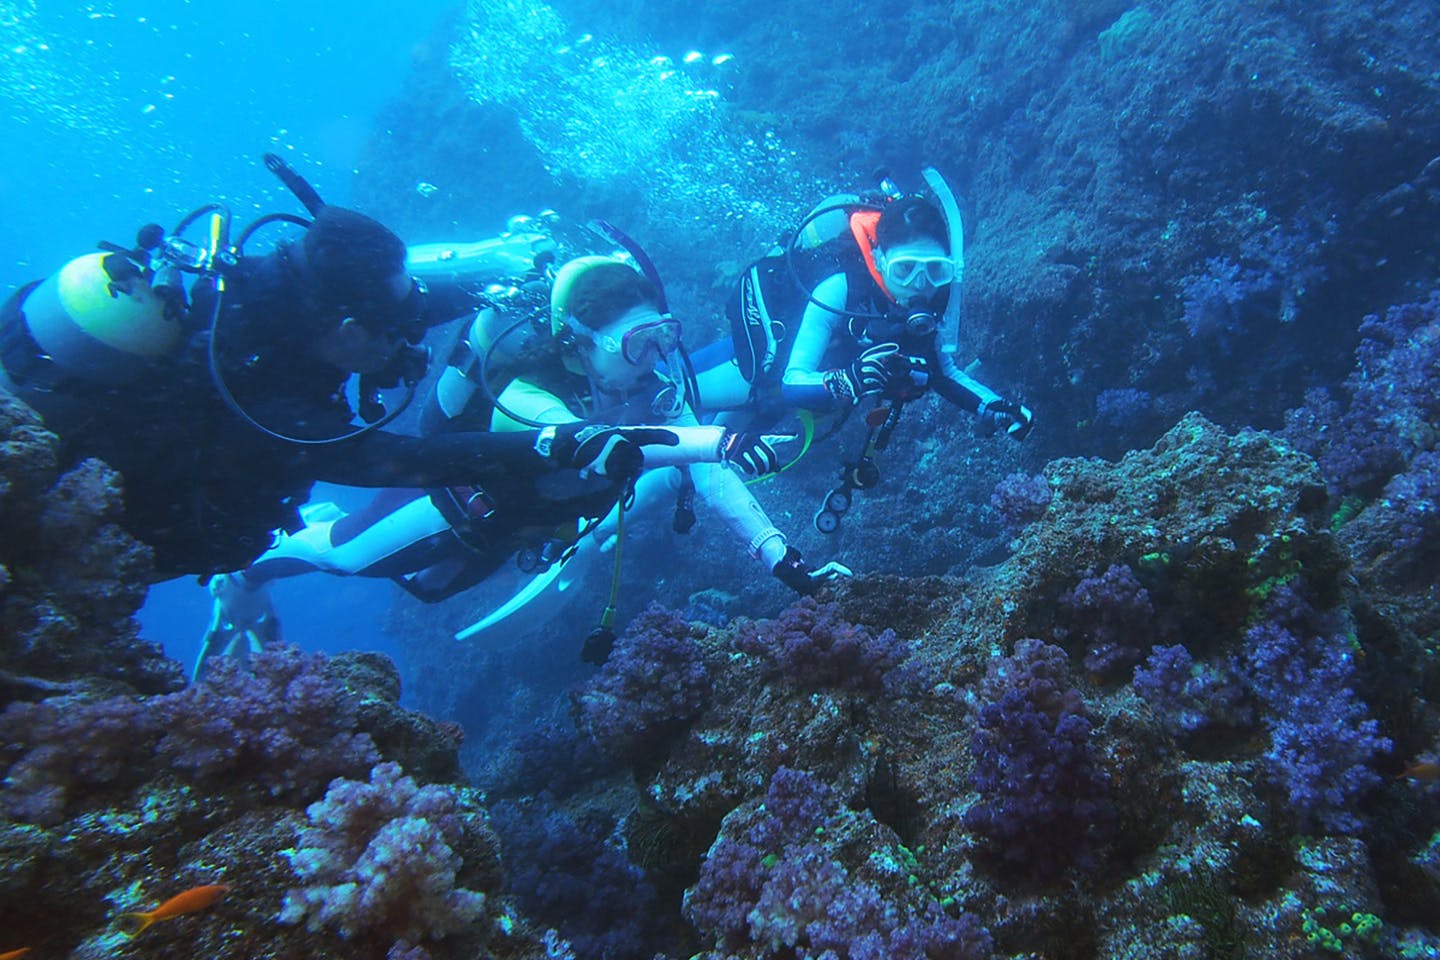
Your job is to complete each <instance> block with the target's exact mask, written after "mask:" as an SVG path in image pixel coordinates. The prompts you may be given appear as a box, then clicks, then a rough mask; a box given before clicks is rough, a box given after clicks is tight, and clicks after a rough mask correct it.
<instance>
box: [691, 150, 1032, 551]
mask: <svg viewBox="0 0 1440 960" xmlns="http://www.w3.org/2000/svg"><path fill="white" fill-rule="evenodd" d="M923 177H924V180H925V183H926V185H927V186H928V187H929V190H930V194H931V196H929V197H926V196H923V195H920V194H910V195H906V194H903V193H902V192H901V191H900V190H899V188H898V187H897V186H896V185H895V183H894V181H892V180H891V179H890V178H889V176H888V175H887V174H885V173H884V172H883V171H882V172H881V173H880V174H879V178H878V179H879V181H880V189H879V190H877V191H873V192H867V193H865V194H861V195H854V194H847V195H838V196H833V197H830V198H828V199H826V200H825V201H823V202H822V203H820V204H819V205H818V206H816V207H815V208H814V209H812V210H811V211H810V213H809V214H808V215H807V216H806V217H805V218H804V220H802V221H801V223H800V226H799V227H798V228H797V229H796V231H795V232H794V234H793V236H792V237H791V238H790V239H789V240H788V241H787V242H785V243H784V244H782V245H778V246H777V247H776V248H774V249H772V250H771V251H770V252H769V253H768V254H767V255H766V256H765V257H764V258H762V259H760V260H759V261H757V262H756V263H754V264H752V265H751V266H750V267H749V268H748V269H747V270H746V271H745V273H744V274H743V275H742V276H741V278H740V282H739V284H738V285H737V289H736V291H735V293H734V295H733V296H732V298H731V299H730V301H729V303H728V304H727V306H726V314H727V316H728V317H729V319H730V322H731V329H732V344H733V356H727V357H705V358H703V363H702V362H701V358H699V357H697V361H696V365H697V367H702V368H703V369H702V370H701V372H700V373H698V374H697V378H696V379H697V384H698V392H699V394H700V397H701V398H702V401H703V403H704V405H705V406H706V407H707V408H709V407H711V406H713V405H716V404H717V403H718V405H719V406H722V407H734V406H735V405H736V397H737V395H740V394H744V395H746V396H747V397H748V402H749V403H750V404H751V406H752V408H753V409H754V410H755V414H754V422H755V423H756V424H757V425H758V426H760V427H764V428H769V426H770V425H772V424H773V423H774V422H776V421H777V420H778V419H779V418H780V417H781V416H784V415H786V414H787V413H788V412H790V411H793V410H795V409H797V408H798V409H802V410H807V411H813V412H838V413H839V414H840V416H841V417H842V422H843V417H845V416H846V415H848V413H849V411H851V410H852V409H854V408H855V406H856V405H858V404H859V403H860V401H861V400H862V399H864V398H868V397H873V398H875V399H876V408H875V409H874V410H872V411H870V412H869V413H868V414H867V415H866V417H865V420H866V423H867V425H868V427H869V434H868V437H867V440H866V444H865V448H864V451H863V452H862V453H861V455H860V456H859V457H857V458H856V459H854V460H851V461H848V462H847V463H846V464H845V465H844V468H843V470H842V477H841V482H840V484H839V485H838V486H837V487H835V488H834V489H832V490H831V491H830V492H829V493H828V494H827V496H826V500H825V505H824V506H823V507H822V508H821V510H820V512H819V513H818V514H817V515H816V518H815V525H816V527H817V529H819V530H820V532H822V533H832V532H834V530H835V529H837V528H838V526H839V520H840V516H841V515H842V514H843V513H844V512H845V511H846V510H848V509H849V505H850V497H851V494H852V493H853V491H855V490H857V489H864V488H866V487H869V486H873V485H874V484H875V483H877V482H878V481H879V472H878V468H876V466H875V463H874V458H873V457H874V453H875V452H876V451H877V450H883V449H884V448H885V446H886V445H887V444H888V442H889V439H890V435H891V433H892V432H893V430H894V428H895V424H896V422H897V420H898V418H899V416H900V411H901V410H902V409H903V408H904V406H905V404H906V403H909V402H911V401H913V400H915V399H918V398H919V397H920V396H922V395H923V394H924V392H925V391H927V390H930V389H933V390H935V392H937V393H939V394H940V396H942V397H944V398H945V399H946V400H948V401H949V402H951V403H953V404H955V405H956V406H958V407H960V408H961V409H962V410H965V411H967V412H969V413H973V414H976V415H977V416H978V417H979V422H980V423H979V425H980V428H981V429H982V431H991V432H993V431H994V430H997V429H998V430H1003V431H1004V432H1005V433H1006V434H1007V435H1009V436H1010V437H1012V438H1013V439H1016V440H1023V439H1024V438H1025V437H1026V436H1027V435H1028V434H1029V433H1030V430H1031V428H1032V427H1033V425H1034V415H1033V413H1032V412H1031V410H1030V409H1029V408H1028V407H1026V406H1024V405H1023V404H1021V403H1019V402H1017V401H1014V400H1011V399H1007V398H1005V397H1002V396H1001V395H1000V394H998V393H996V392H995V391H994V390H992V389H990V388H989V387H987V386H986V385H985V384H983V383H981V382H980V381H978V380H976V379H975V378H974V377H972V376H971V375H970V374H969V373H968V372H967V371H966V370H963V369H961V368H960V366H959V365H958V364H957V363H956V358H955V353H956V350H957V345H958V338H959V326H960V307H961V292H960V285H961V278H962V274H963V272H964V266H965V253H964V249H965V246H964V231H963V225H962V223H961V217H960V209H959V205H958V204H957V203H956V201H955V196H954V194H953V192H952V191H951V190H950V188H949V186H948V185H947V184H946V182H945V180H944V178H943V177H941V176H940V174H939V173H938V171H936V170H935V169H934V168H926V169H925V170H924V171H923ZM727 361H728V362H727ZM837 428H838V425H837ZM832 432H833V430H832Z"/></svg>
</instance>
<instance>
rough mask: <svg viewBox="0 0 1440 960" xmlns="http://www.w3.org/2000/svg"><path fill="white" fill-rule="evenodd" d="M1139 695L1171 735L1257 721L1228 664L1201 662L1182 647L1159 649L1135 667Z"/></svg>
mask: <svg viewBox="0 0 1440 960" xmlns="http://www.w3.org/2000/svg"><path fill="white" fill-rule="evenodd" d="M1135 692H1136V693H1137V694H1139V695H1140V698H1141V699H1142V700H1144V701H1145V702H1146V703H1148V704H1149V705H1150V708H1151V709H1152V710H1154V711H1155V714H1156V716H1157V717H1158V718H1159V720H1160V724H1161V725H1162V726H1163V727H1165V729H1166V730H1168V731H1169V732H1170V733H1171V734H1177V735H1178V734H1190V733H1196V732H1198V731H1200V730H1202V729H1204V728H1205V727H1208V726H1211V725H1214V724H1241V723H1249V722H1250V721H1251V719H1253V717H1252V714H1253V711H1252V710H1251V709H1250V705H1249V702H1248V699H1247V698H1246V697H1245V693H1244V690H1243V689H1242V688H1241V686H1240V684H1239V682H1238V681H1237V680H1236V679H1235V676H1234V673H1233V671H1232V670H1230V669H1229V668H1228V667H1227V666H1223V665H1216V664H1213V663H1207V662H1204V661H1201V662H1197V661H1196V660H1195V658H1194V657H1192V656H1191V655H1190V651H1189V650H1187V649H1186V648H1185V647H1184V645H1182V644H1178V643H1177V644H1173V645H1170V646H1165V645H1161V646H1157V647H1155V648H1154V649H1153V650H1151V651H1150V656H1149V657H1148V658H1146V660H1145V662H1144V663H1143V664H1141V665H1140V666H1138V667H1136V668H1135Z"/></svg>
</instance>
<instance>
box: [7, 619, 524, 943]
mask: <svg viewBox="0 0 1440 960" xmlns="http://www.w3.org/2000/svg"><path fill="white" fill-rule="evenodd" d="M254 665H255V669H254V672H253V673H247V672H245V671H243V670H240V669H237V668H236V667H234V666H233V665H231V664H229V663H223V664H221V665H220V666H219V667H218V668H217V670H216V671H215V675H214V676H213V677H212V678H211V679H208V680H207V681H206V682H205V683H203V684H197V685H192V686H190V687H187V688H186V689H185V690H183V691H180V692H178V693H172V694H165V695H161V696H134V695H126V696H118V697H112V698H108V699H101V700H96V699H87V698H84V697H80V696H66V697H52V698H49V699H46V700H43V701H40V702H38V703H14V704H11V706H10V707H9V708H8V709H7V710H6V711H5V712H4V713H0V729H3V731H4V738H3V748H0V765H3V768H4V771H5V779H4V781H3V784H4V785H3V788H0V807H3V810H4V814H5V817H4V818H3V819H0V863H3V864H4V867H3V869H0V926H3V927H4V929H5V930H6V936H7V942H15V943H25V944H29V945H31V946H32V947H33V948H34V949H35V950H36V951H37V952H41V951H43V952H44V953H46V954H50V955H60V954H62V953H64V952H67V951H69V952H70V955H71V956H77V957H79V956H85V957H90V956H105V955H110V954H112V953H114V952H116V951H118V950H121V949H123V947H124V945H125V944H126V943H127V942H128V939H127V933H126V929H127V928H126V926H125V922H124V920H123V919H122V918H121V916H120V915H121V914H122V913H124V912H126V911H139V910H142V909H146V908H147V905H153V904H154V903H156V902H159V901H160V900H162V899H165V898H167V897H168V896H170V895H171V894H174V893H178V892H180V891H183V890H185V889H186V888H189V887H193V886H195V885H197V884H214V883H224V884H226V885H228V886H229V887H230V890H229V892H228V894H227V895H226V896H225V897H224V899H223V900H221V901H220V902H219V903H217V904H214V905H212V906H210V907H208V908H207V909H206V910H205V911H203V912H197V913H195V914H194V915H193V916H187V917H183V918H180V919H176V920H169V921H165V922H163V923H162V924H160V925H159V926H157V927H156V928H155V929H151V930H147V931H146V932H145V933H143V934H141V935H139V938H137V941H136V942H137V943H141V942H143V945H144V949H145V952H146V953H147V955H153V956H157V957H194V956H206V957H217V958H243V957H253V956H257V955H271V956H285V955H304V956H307V957H316V958H324V957H332V958H341V957H357V956H358V957H375V958H380V957H384V956H386V955H387V954H390V955H394V956H402V955H403V956H408V957H412V958H413V957H426V956H428V957H431V958H435V960H443V958H447V957H454V958H460V957H473V956H476V955H477V954H479V953H482V952H483V953H484V955H488V956H495V957H507V958H508V957H526V956H539V955H542V954H543V947H542V946H541V939H540V937H539V935H538V934H536V933H533V932H532V931H531V930H530V929H529V928H528V927H527V925H526V924H525V922H524V920H523V919H522V918H521V917H519V916H518V915H517V914H516V913H515V912H514V909H513V908H512V907H511V906H510V905H509V904H508V903H507V901H506V900H505V899H504V898H503V895H502V890H501V885H502V880H503V878H502V874H501V871H500V867H499V863H500V858H499V851H498V848H497V841H496V839H495V837H494V835H493V834H492V833H491V832H490V830H489V828H488V827H487V825H486V816H485V812H484V809H483V807H482V806H481V798H480V796H479V794H478V792H477V791H475V790H474V789H472V788H469V787H464V786H461V785H458V784H456V783H454V782H453V778H452V777H449V776H442V777H440V778H439V779H438V782H429V783H422V784H417V782H416V780H415V779H414V778H413V777H411V776H408V775H405V774H404V772H403V771H404V769H406V768H409V769H413V770H427V769H428V770H430V771H432V772H433V771H435V770H440V771H448V772H449V773H450V774H453V772H454V771H455V769H456V764H455V740H454V738H453V737H452V736H451V735H450V734H449V733H448V732H447V731H446V730H444V729H443V728H442V727H441V726H440V725H439V724H436V723H435V722H434V721H432V720H430V719H429V718H427V717H424V716H421V715H418V714H413V713H411V712H409V711H406V710H404V709H402V708H401V707H400V706H399V705H398V702H397V701H398V697H399V684H398V681H397V679H396V678H395V677H394V675H393V668H392V670H390V671H389V676H386V671H385V670H383V669H381V668H379V667H378V666H377V664H376V662H375V658H374V657H373V656H371V655H364V654H361V655H342V656H339V657H336V658H334V659H332V660H329V661H327V660H326V659H325V658H323V657H320V656H311V655H307V654H301V653H298V652H297V651H294V650H293V649H290V648H283V647H282V648H279V649H276V650H274V651H267V652H265V653H263V654H260V655H258V656H257V658H256V659H255V660H254ZM363 681H368V682H363ZM396 731H405V733H404V735H397V734H396ZM424 779H425V780H431V779H433V778H432V777H428V776H427V777H425V778H424ZM307 805H308V809H307ZM301 921H308V922H307V923H306V925H305V926H303V927H297V926H296V924H298V923H300V922H301ZM415 951H420V952H418V953H417V952H415Z"/></svg>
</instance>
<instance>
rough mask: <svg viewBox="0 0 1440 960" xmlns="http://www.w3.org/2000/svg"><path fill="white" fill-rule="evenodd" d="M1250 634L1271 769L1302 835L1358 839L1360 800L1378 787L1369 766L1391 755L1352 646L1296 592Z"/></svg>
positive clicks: (1251, 667)
mask: <svg viewBox="0 0 1440 960" xmlns="http://www.w3.org/2000/svg"><path fill="white" fill-rule="evenodd" d="M1266 614H1267V619H1266V620H1265V621H1263V622H1261V623H1258V624H1256V625H1255V626H1254V627H1251V628H1250V630H1249V631H1248V632H1247V633H1246V635H1245V655H1244V661H1245V666H1246V667H1247V668H1248V669H1247V670H1246V675H1247V676H1248V677H1249V678H1250V683H1251V686H1252V688H1253V690H1254V692H1255V694H1256V696H1257V697H1258V698H1259V699H1260V700H1261V701H1262V702H1263V703H1264V704H1265V705H1266V707H1267V708H1268V710H1267V718H1266V723H1267V725H1268V726H1269V728H1270V749H1269V752H1268V754H1267V757H1268V759H1269V760H1270V765H1271V769H1272V771H1273V773H1274V776H1275V778H1276V779H1277V780H1278V782H1279V784H1280V786H1281V787H1282V788H1283V789H1284V790H1285V792H1286V793H1287V794H1288V796H1289V799H1290V804H1291V807H1292V808H1293V809H1294V810H1295V812H1296V814H1297V815H1298V817H1299V819H1300V824H1301V827H1302V828H1305V829H1313V828H1316V827H1319V828H1320V829H1322V830H1325V831H1328V832H1332V833H1342V834H1353V833H1356V832H1358V831H1359V830H1360V828H1361V827H1362V826H1363V823H1362V821H1361V820H1360V818H1359V817H1358V816H1357V815H1356V814H1355V813H1354V805H1355V801H1356V800H1357V799H1358V798H1359V797H1360V796H1361V795H1362V794H1364V793H1365V792H1366V791H1368V790H1370V789H1371V788H1373V787H1374V786H1376V785H1377V784H1378V783H1379V779H1380V778H1379V775H1378V774H1377V773H1376V772H1375V771H1374V770H1373V769H1371V768H1370V766H1369V762H1370V760H1371V759H1372V758H1373V757H1374V756H1375V754H1377V753H1382V752H1384V751H1387V750H1389V749H1390V741H1389V740H1387V739H1386V738H1384V737H1382V736H1380V735H1379V725H1378V724H1377V723H1376V722H1375V721H1374V720H1372V719H1368V718H1367V717H1366V713H1367V709H1366V706H1365V704H1364V703H1363V702H1362V701H1361V700H1360V699H1359V697H1357V696H1356V695H1355V691H1354V690H1353V689H1352V687H1351V684H1352V682H1353V680H1354V677H1355V659H1354V651H1353V642H1352V641H1351V640H1350V639H1348V638H1347V637H1346V636H1345V634H1344V633H1343V631H1342V624H1341V623H1340V622H1338V620H1337V619H1336V618H1335V617H1333V616H1328V615H1325V614H1322V613H1320V612H1318V611H1316V610H1315V609H1314V608H1313V607H1311V606H1310V604H1309V602H1308V601H1307V600H1306V598H1305V597H1304V596H1303V595H1302V594H1301V593H1300V592H1299V591H1298V590H1297V589H1295V588H1294V587H1292V586H1290V585H1286V586H1284V587H1282V588H1281V589H1279V590H1277V591H1276V593H1275V596H1274V597H1273V598H1272V599H1271V602H1270V603H1269V604H1268V605H1267V608H1266Z"/></svg>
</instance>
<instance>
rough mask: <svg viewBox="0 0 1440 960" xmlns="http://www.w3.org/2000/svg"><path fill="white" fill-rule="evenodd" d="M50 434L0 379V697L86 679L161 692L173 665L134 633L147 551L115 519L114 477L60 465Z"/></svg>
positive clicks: (74, 686) (78, 685) (75, 685)
mask: <svg viewBox="0 0 1440 960" xmlns="http://www.w3.org/2000/svg"><path fill="white" fill-rule="evenodd" d="M59 463H60V442H59V440H58V438H56V436H55V435H54V434H52V433H50V432H49V431H48V430H46V429H45V428H44V426H43V424H42V423H41V420H40V417H39V415H37V414H36V413H35V412H34V411H33V410H31V409H30V408H29V407H27V406H25V405H24V404H23V403H21V402H20V401H19V400H17V399H15V398H14V397H12V396H11V395H10V394H9V393H7V392H6V391H5V390H4V389H3V388H0V706H3V704H5V703H8V702H10V701H11V700H12V699H15V698H34V697H37V696H45V695H50V694H55V693H61V692H65V691H75V692H78V691H81V690H84V689H93V690H102V689H108V690H110V691H111V692H121V691H126V690H128V691H131V692H138V693H163V692H165V691H169V690H175V689H177V688H178V687H179V686H180V684H181V682H182V677H181V673H180V670H179V667H178V666H177V665H176V664H175V663H173V662H172V661H170V660H167V659H166V658H165V657H164V656H163V655H162V654H161V652H160V649H159V647H157V646H156V645H154V644H152V643H148V642H146V641H145V640H143V639H141V638H140V636H139V628H138V627H137V625H136V624H135V621H134V620H133V615H134V613H135V611H137V610H139V609H140V605H141V603H143V602H144V600H145V590H146V587H147V585H148V580H149V578H150V559H149V551H148V550H147V549H146V548H145V547H144V546H143V545H141V544H139V543H137V542H136V541H135V540H133V539H132V538H131V537H130V536H128V535H127V534H126V533H125V532H124V531H123V530H122V529H121V528H120V525H119V521H120V519H121V511H122V500H121V491H120V478H119V475H118V474H116V473H115V472H114V471H113V470H111V469H109V468H108V467H106V466H105V465H104V464H103V463H100V462H99V461H97V460H87V461H84V462H82V463H80V464H79V465H78V466H76V467H75V468H74V469H72V470H70V471H69V472H67V473H65V474H63V475H62V474H61V473H60V472H59Z"/></svg>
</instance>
